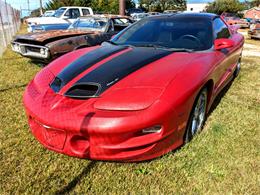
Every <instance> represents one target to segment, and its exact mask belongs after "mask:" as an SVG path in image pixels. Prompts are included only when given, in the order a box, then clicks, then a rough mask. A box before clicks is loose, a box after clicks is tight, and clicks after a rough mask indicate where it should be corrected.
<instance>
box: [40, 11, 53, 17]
mask: <svg viewBox="0 0 260 195" xmlns="http://www.w3.org/2000/svg"><path fill="white" fill-rule="evenodd" d="M55 11H56V10H47V11H45V12H44V14H43V15H42V16H41V17H52V16H53V15H54V14H55Z"/></svg>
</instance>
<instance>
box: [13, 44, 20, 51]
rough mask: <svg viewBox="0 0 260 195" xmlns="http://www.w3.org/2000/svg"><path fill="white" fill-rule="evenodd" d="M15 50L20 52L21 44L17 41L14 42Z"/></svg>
mask: <svg viewBox="0 0 260 195" xmlns="http://www.w3.org/2000/svg"><path fill="white" fill-rule="evenodd" d="M13 50H14V51H16V52H20V46H19V45H18V44H16V43H14V44H13Z"/></svg>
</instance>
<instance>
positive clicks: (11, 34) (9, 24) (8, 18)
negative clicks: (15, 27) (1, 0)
mask: <svg viewBox="0 0 260 195" xmlns="http://www.w3.org/2000/svg"><path fill="white" fill-rule="evenodd" d="M8 9H9V6H7V2H6V0H5V11H6V16H7V20H8V31H10V32H11V33H8V35H9V37H10V40H11V39H12V36H13V35H14V33H13V32H12V27H11V21H10V16H9V12H8Z"/></svg>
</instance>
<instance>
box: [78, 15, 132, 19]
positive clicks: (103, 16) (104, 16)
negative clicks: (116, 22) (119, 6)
mask: <svg viewBox="0 0 260 195" xmlns="http://www.w3.org/2000/svg"><path fill="white" fill-rule="evenodd" d="M91 17H93V18H108V19H110V18H111V19H113V18H129V17H128V16H120V15H110V14H100V15H87V16H81V17H79V18H80V19H84V18H91Z"/></svg>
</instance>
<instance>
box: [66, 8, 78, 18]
mask: <svg viewBox="0 0 260 195" xmlns="http://www.w3.org/2000/svg"><path fill="white" fill-rule="evenodd" d="M65 16H68V17H69V18H78V17H79V16H80V12H79V9H69V10H68V11H67V12H66V13H65Z"/></svg>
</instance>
